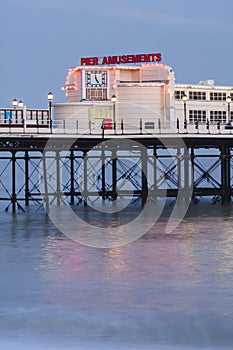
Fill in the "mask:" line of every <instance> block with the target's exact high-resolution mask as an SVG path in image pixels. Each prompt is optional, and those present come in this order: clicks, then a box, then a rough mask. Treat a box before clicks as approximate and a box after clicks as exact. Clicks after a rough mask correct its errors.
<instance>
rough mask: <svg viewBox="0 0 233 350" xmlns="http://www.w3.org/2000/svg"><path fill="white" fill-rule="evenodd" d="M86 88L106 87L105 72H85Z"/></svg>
mask: <svg viewBox="0 0 233 350" xmlns="http://www.w3.org/2000/svg"><path fill="white" fill-rule="evenodd" d="M86 86H87V87H107V72H106V71H87V72H86Z"/></svg>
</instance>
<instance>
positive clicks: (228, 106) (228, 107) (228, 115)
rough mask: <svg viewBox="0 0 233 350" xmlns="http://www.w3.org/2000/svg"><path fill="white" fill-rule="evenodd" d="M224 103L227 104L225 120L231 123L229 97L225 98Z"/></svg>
mask: <svg viewBox="0 0 233 350" xmlns="http://www.w3.org/2000/svg"><path fill="white" fill-rule="evenodd" d="M226 102H227V118H228V122H229V123H230V122H231V96H227V98H226Z"/></svg>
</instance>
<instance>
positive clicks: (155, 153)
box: [153, 146, 158, 197]
mask: <svg viewBox="0 0 233 350" xmlns="http://www.w3.org/2000/svg"><path fill="white" fill-rule="evenodd" d="M153 156H154V157H153V162H154V179H153V181H154V184H153V185H154V186H153V187H154V197H156V195H157V191H158V184H157V170H158V169H157V148H156V146H154V149H153Z"/></svg>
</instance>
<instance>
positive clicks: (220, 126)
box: [0, 109, 233, 136]
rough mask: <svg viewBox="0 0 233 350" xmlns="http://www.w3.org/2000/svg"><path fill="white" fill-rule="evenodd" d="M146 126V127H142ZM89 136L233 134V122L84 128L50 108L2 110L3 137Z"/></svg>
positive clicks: (108, 123)
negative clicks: (54, 116) (54, 117)
mask: <svg viewBox="0 0 233 350" xmlns="http://www.w3.org/2000/svg"><path fill="white" fill-rule="evenodd" d="M143 123H144V125H146V126H145V127H143ZM12 133H13V134H35V133H36V134H72V135H74V134H86V135H102V136H105V135H153V134H155V135H157V134H214V135H215V134H229V135H231V134H233V122H229V123H222V122H221V121H217V122H215V123H212V122H209V120H207V121H206V123H199V122H198V121H195V122H194V123H189V122H187V121H183V119H177V120H176V121H175V122H173V123H170V125H163V123H162V121H161V120H160V119H158V120H157V125H156V123H154V122H153V123H151V122H150V121H148V122H146V121H145V120H142V119H140V120H138V121H137V122H136V123H135V125H131V124H128V123H127V122H125V121H124V119H121V121H120V122H118V123H114V122H112V121H109V120H107V121H105V120H104V121H103V122H102V124H99V125H96V124H95V123H92V122H91V121H89V123H88V126H87V127H86V128H83V124H81V123H80V121H79V120H75V121H70V120H65V119H64V120H55V121H54V120H52V119H51V118H50V115H49V110H48V109H27V110H23V109H22V110H19V109H0V134H12Z"/></svg>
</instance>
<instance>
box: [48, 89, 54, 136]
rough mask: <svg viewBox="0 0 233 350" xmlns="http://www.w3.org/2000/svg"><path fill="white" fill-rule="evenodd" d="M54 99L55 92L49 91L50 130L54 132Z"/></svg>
mask: <svg viewBox="0 0 233 350" xmlns="http://www.w3.org/2000/svg"><path fill="white" fill-rule="evenodd" d="M52 100H53V93H52V92H49V93H48V101H49V123H50V131H51V132H52Z"/></svg>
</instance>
